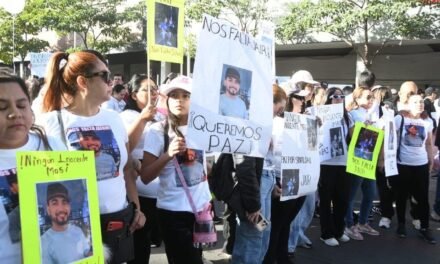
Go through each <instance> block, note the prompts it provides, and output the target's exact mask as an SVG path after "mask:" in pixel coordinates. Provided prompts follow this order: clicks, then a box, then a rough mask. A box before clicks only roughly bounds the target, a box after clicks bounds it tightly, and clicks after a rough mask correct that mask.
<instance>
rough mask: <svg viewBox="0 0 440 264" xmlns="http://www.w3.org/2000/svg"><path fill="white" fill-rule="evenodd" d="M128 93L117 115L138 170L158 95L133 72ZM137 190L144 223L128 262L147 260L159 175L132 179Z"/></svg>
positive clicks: (146, 80) (148, 81)
mask: <svg viewBox="0 0 440 264" xmlns="http://www.w3.org/2000/svg"><path fill="white" fill-rule="evenodd" d="M129 85H130V86H131V94H130V96H129V97H128V99H127V105H126V106H125V109H124V111H123V112H122V113H120V114H119V116H120V117H121V118H122V121H123V122H124V125H125V128H126V130H127V133H128V139H129V147H130V155H131V157H132V158H133V162H134V163H135V164H136V166H135V168H136V170H137V171H138V173H140V169H141V163H142V158H143V155H144V141H145V136H146V134H147V132H148V128H149V127H150V126H151V124H153V123H154V122H156V121H160V120H161V118H160V116H158V114H156V107H155V102H156V101H157V98H158V89H157V86H156V84H155V83H154V81H153V80H151V79H150V78H149V77H148V76H147V75H140V74H135V75H133V77H132V78H131V80H130V82H129ZM136 187H137V190H138V194H139V204H140V209H141V211H142V212H143V213H144V214H145V216H146V217H147V219H148V220H147V222H146V223H145V226H144V227H143V228H141V229H138V230H136V232H134V255H135V258H134V260H132V261H129V262H128V263H129V264H131V263H148V262H149V259H150V252H151V250H150V248H151V234H152V232H154V230H155V229H158V228H159V226H158V221H157V212H156V211H157V210H156V198H157V190H158V188H159V179H155V180H153V181H152V182H150V183H148V184H144V183H143V182H142V181H141V179H140V177H138V178H137V180H136Z"/></svg>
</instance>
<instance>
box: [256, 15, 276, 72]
mask: <svg viewBox="0 0 440 264" xmlns="http://www.w3.org/2000/svg"><path fill="white" fill-rule="evenodd" d="M259 28H260V30H259V32H258V38H259V39H260V40H261V41H262V42H263V43H265V44H266V45H269V46H271V47H275V24H274V23H272V22H270V21H267V20H263V21H261V22H260V26H259ZM271 67H272V74H273V76H272V77H273V78H275V75H276V68H275V48H272V61H271Z"/></svg>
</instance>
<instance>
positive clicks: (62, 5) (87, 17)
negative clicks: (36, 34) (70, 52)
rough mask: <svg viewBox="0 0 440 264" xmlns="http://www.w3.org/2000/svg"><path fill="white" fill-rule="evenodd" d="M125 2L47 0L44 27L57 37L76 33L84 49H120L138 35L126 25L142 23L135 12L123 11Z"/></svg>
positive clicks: (129, 9) (136, 39)
mask: <svg viewBox="0 0 440 264" xmlns="http://www.w3.org/2000/svg"><path fill="white" fill-rule="evenodd" d="M124 2H125V1H124V0H46V1H44V3H42V8H43V9H44V10H47V16H46V17H45V23H46V26H47V27H48V28H50V29H52V30H55V31H57V32H58V33H59V34H60V35H67V34H70V33H73V32H75V33H77V36H78V37H79V38H80V39H81V41H82V45H83V48H85V49H95V50H98V51H101V52H103V53H106V52H108V51H109V50H110V49H112V48H122V47H124V46H126V45H128V44H129V43H131V42H133V41H139V39H140V37H141V36H140V35H135V34H133V32H132V30H131V29H130V25H129V24H128V23H129V22H137V21H140V20H141V17H139V15H138V14H140V12H137V13H135V12H134V11H135V10H136V9H133V8H127V9H123V8H122V7H121V6H122V4H123V3H124Z"/></svg>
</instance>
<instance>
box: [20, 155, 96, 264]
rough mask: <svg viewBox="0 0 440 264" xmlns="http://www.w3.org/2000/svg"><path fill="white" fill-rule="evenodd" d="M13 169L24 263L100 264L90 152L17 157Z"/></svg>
mask: <svg viewBox="0 0 440 264" xmlns="http://www.w3.org/2000/svg"><path fill="white" fill-rule="evenodd" d="M17 169H18V183H19V185H20V208H21V209H20V211H21V212H26V213H22V214H21V215H20V219H21V224H22V225H21V226H22V241H23V262H24V263H53V262H56V263H71V262H75V263H104V259H103V255H102V254H103V248H102V239H101V229H100V217H99V205H98V193H97V190H98V188H97V182H96V172H95V159H94V154H93V152H92V151H33V152H32V151H31V152H19V153H18V154H17ZM49 260H50V261H49Z"/></svg>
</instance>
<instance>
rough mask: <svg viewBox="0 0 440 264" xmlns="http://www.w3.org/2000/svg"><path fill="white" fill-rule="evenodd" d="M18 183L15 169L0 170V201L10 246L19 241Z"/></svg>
mask: <svg viewBox="0 0 440 264" xmlns="http://www.w3.org/2000/svg"><path fill="white" fill-rule="evenodd" d="M18 190H19V188H18V181H17V171H16V170H15V169H10V170H0V199H1V202H2V204H3V209H4V211H5V213H6V214H7V215H8V222H9V226H8V227H7V229H8V232H7V233H8V234H9V239H10V241H11V244H15V243H18V242H20V241H21V224H20V207H19V203H18Z"/></svg>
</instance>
